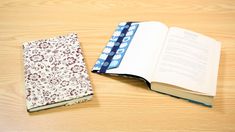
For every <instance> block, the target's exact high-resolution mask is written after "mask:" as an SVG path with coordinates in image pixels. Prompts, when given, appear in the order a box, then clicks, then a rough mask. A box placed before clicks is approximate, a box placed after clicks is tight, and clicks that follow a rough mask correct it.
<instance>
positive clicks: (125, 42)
mask: <svg viewBox="0 0 235 132" xmlns="http://www.w3.org/2000/svg"><path fill="white" fill-rule="evenodd" d="M126 24H127V22H122V23H120V24H119V25H118V26H117V28H116V30H115V32H114V33H113V35H112V37H111V38H110V40H109V42H108V44H107V45H106V46H105V48H104V50H103V52H102V54H101V55H100V57H99V58H98V60H97V61H96V64H95V65H94V67H93V69H92V71H98V72H99V70H100V69H101V67H102V65H104V62H105V60H106V59H107V57H108V56H109V55H110V54H115V55H113V58H112V60H111V62H110V64H109V66H108V67H107V70H108V69H112V68H117V67H118V66H119V65H120V63H121V61H122V59H123V57H124V55H125V53H126V51H127V50H128V47H129V45H130V42H131V40H132V38H133V37H134V34H135V32H136V30H137V28H138V26H139V24H138V23H131V24H130V26H129V27H128V30H127V32H126V33H125V34H123V33H122V31H123V30H124V29H125V28H127V27H125V26H126ZM123 35H124V36H123ZM119 37H124V38H123V39H122V42H121V43H120V46H119V48H118V49H117V51H116V53H113V52H112V53H111V50H112V48H113V47H114V46H115V44H116V43H117V40H118V38H119Z"/></svg>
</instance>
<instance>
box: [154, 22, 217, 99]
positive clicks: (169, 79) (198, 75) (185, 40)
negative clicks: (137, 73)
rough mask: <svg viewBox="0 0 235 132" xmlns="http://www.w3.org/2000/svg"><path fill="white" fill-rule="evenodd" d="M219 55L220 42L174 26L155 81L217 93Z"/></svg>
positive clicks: (212, 94)
mask: <svg viewBox="0 0 235 132" xmlns="http://www.w3.org/2000/svg"><path fill="white" fill-rule="evenodd" d="M219 58H220V43H219V42H218V41H215V40H214V39H211V38H209V37H206V36H204V35H201V34H198V33H195V32H192V31H188V30H185V29H181V28H176V27H172V28H170V29H169V32H168V36H167V39H166V42H165V46H164V49H163V50H162V54H161V56H160V59H159V63H158V64H157V67H156V70H155V72H154V78H153V81H154V82H162V83H167V84H172V85H175V86H179V87H182V88H186V89H188V90H192V91H196V92H201V93H204V94H207V95H211V96H214V95H215V94H216V83H217V74H218V65H219Z"/></svg>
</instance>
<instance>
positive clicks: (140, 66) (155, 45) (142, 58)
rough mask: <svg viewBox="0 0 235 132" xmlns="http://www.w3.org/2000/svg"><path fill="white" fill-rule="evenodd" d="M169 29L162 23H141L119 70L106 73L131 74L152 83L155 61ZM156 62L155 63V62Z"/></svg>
mask: <svg viewBox="0 0 235 132" xmlns="http://www.w3.org/2000/svg"><path fill="white" fill-rule="evenodd" d="M167 31H168V27H167V26H166V25H164V24H162V23H160V22H141V23H139V27H138V29H137V31H136V33H135V35H134V37H133V39H132V41H131V43H130V45H129V47H128V50H127V51H126V53H125V56H124V58H123V59H122V62H121V64H120V65H119V67H118V68H115V69H110V70H107V71H106V73H118V74H131V75H136V76H140V77H143V78H145V79H146V80H147V81H149V82H151V77H152V72H153V70H154V68H155V61H156V57H157V55H158V54H160V50H161V48H162V46H163V42H164V39H165V37H166V34H167ZM153 60H154V61H153Z"/></svg>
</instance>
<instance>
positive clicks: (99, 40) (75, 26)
mask: <svg viewBox="0 0 235 132" xmlns="http://www.w3.org/2000/svg"><path fill="white" fill-rule="evenodd" d="M122 21H161V22H163V23H165V24H167V25H168V26H177V27H182V28H186V29H189V30H192V31H195V32H199V33H202V34H205V35H208V36H210V37H212V38H215V39H216V40H218V41H221V42H222V53H221V54H222V55H221V60H220V67H219V76H218V85H217V95H216V97H215V99H214V107H213V108H208V107H204V106H201V105H197V104H193V103H190V102H187V101H184V100H181V99H176V98H173V97H170V96H166V95H162V94H159V93H156V92H153V91H150V90H148V89H147V86H146V85H145V84H144V82H141V81H139V80H136V79H127V78H122V77H110V76H103V75H98V74H94V73H91V72H90V71H91V68H92V66H93V65H94V64H95V61H96V59H97V58H98V57H99V55H100V53H101V51H102V50H103V48H104V46H105V45H106V43H107V41H108V39H109V38H110V36H111V35H112V33H113V31H114V29H115V27H116V26H117V24H118V23H119V22H122ZM71 32H75V33H77V34H78V35H79V38H80V42H81V47H82V50H83V53H84V56H85V62H86V64H87V68H88V71H89V75H90V78H91V81H92V85H93V89H94V93H95V95H94V98H93V100H92V101H89V102H86V103H82V104H77V105H72V106H68V107H59V108H54V109H50V110H45V111H41V112H37V113H34V114H29V113H27V111H26V101H25V91H24V79H23V62H22V47H21V46H22V42H25V41H30V40H37V39H41V38H50V37H54V36H58V35H65V34H67V33H71ZM0 63H1V65H0V131H1V132H4V131H13V132H14V131H17V132H18V131H38V132H43V131H46V132H48V131H56V132H59V131H62V132H64V131H65V132H67V131H76V132H78V131H79V132H80V131H86V132H87V131H102V132H105V131H108V132H109V131H114V132H119V131H132V132H136V131H155V132H156V131H160V130H162V131H176V130H178V131H226V132H227V131H235V1H234V0H196V1H188V0H175V1H170V0H164V1H155V0H150V1H146V0H139V1H131V0H129V1H121V0H120V1H111V0H110V1H108V0H102V1H98V0H80V1H79V0H77V1H76V0H72V1H67V0H64V1H62V0H50V1H49V0H41V1H39V0H1V1H0Z"/></svg>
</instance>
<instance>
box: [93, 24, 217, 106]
mask: <svg viewBox="0 0 235 132" xmlns="http://www.w3.org/2000/svg"><path fill="white" fill-rule="evenodd" d="M220 49H221V44H220V42H218V41H216V40H214V39H212V38H210V37H207V36H205V35H202V34H199V33H196V32H193V31H189V30H186V29H183V28H179V27H167V26H166V25H165V24H163V23H161V22H122V23H120V24H119V25H118V26H117V28H116V30H115V32H114V33H113V35H112V37H111V38H110V40H109V41H108V44H107V45H106V47H105V48H104V50H103V52H102V54H101V55H100V57H99V58H98V60H97V62H96V64H95V65H94V67H93V69H92V72H96V73H107V74H114V75H125V76H132V77H133V76H134V77H139V78H142V79H143V80H145V81H146V83H147V84H148V86H149V88H150V89H151V90H154V91H157V92H160V93H164V94H168V95H171V96H175V97H179V98H183V99H187V100H189V101H192V102H196V103H200V104H204V105H206V106H212V105H213V97H214V96H215V95H216V83H217V75H218V67H219V59H220Z"/></svg>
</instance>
